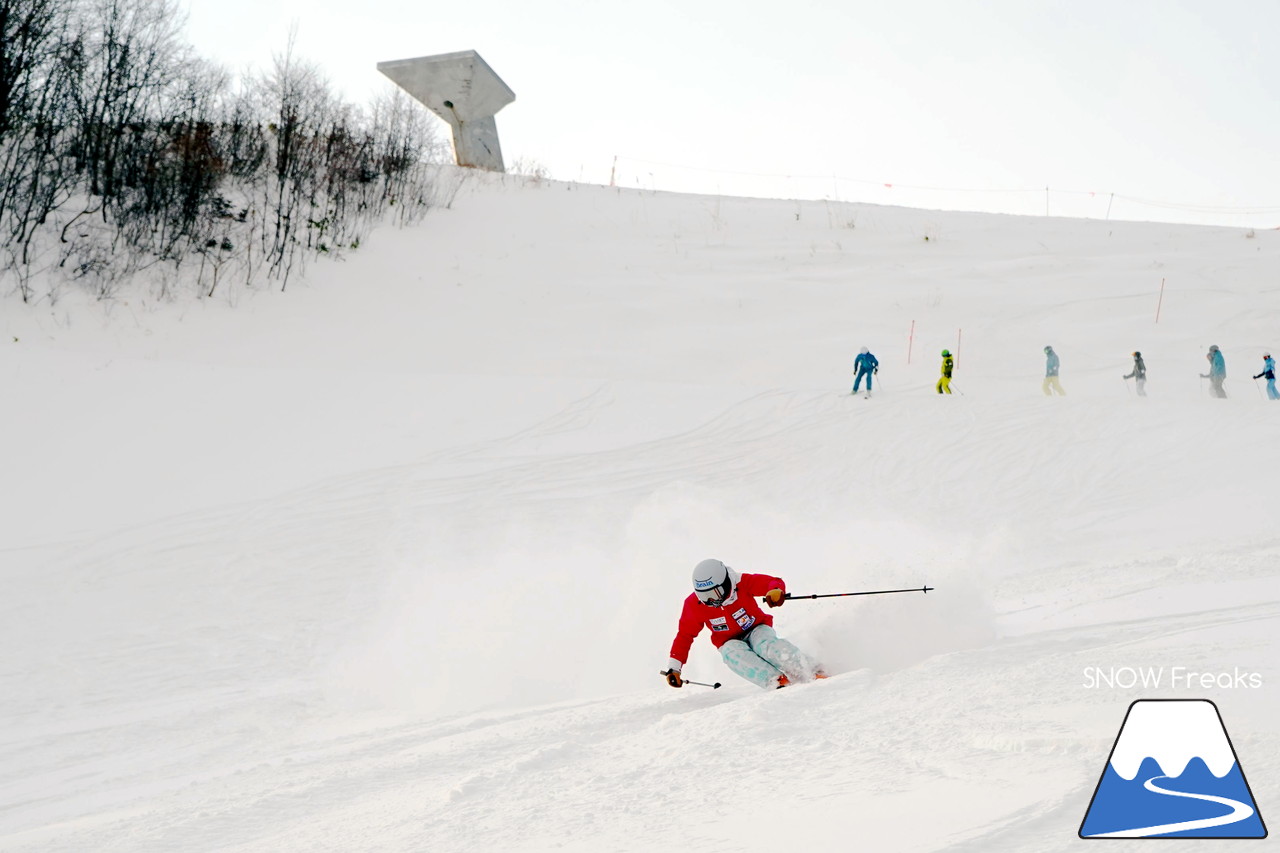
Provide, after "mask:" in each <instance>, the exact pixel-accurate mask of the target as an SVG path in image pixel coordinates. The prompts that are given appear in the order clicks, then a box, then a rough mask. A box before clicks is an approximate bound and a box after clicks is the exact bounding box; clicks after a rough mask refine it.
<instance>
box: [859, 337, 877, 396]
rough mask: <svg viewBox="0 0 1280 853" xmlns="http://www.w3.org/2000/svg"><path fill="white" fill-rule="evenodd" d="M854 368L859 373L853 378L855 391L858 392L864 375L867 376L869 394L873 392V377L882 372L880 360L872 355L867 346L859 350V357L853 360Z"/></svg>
mask: <svg viewBox="0 0 1280 853" xmlns="http://www.w3.org/2000/svg"><path fill="white" fill-rule="evenodd" d="M853 370H854V372H855V373H856V374H857V376H855V377H854V380H853V393H855V394H857V393H858V386H860V385H861V384H862V377H864V376H865V377H867V394H868V395H870V394H871V377H872V375H874V374H876V373H879V372H880V362H879V361H877V360H876V357H875V356H874V355H872V354H871V353H870V352H869V351H868V350H867V348H866V347H863V348H862V349H860V350H859V351H858V357H857V358H855V359H854V360H853Z"/></svg>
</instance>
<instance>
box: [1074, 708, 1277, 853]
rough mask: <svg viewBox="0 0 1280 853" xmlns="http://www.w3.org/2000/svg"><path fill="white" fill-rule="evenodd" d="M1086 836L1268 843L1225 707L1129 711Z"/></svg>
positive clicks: (1096, 796) (1083, 826)
mask: <svg viewBox="0 0 1280 853" xmlns="http://www.w3.org/2000/svg"><path fill="white" fill-rule="evenodd" d="M1080 837H1081V838H1266V837H1267V827H1266V825H1265V824H1263V822H1262V815H1261V814H1259V813H1258V804H1257V803H1256V802H1255V801H1254V799H1253V792H1252V791H1250V790H1249V783H1248V781H1246V780H1245V778H1244V772H1243V771H1242V770H1241V769H1240V762H1239V760H1238V759H1237V758H1236V750H1235V747H1234V746H1232V745H1231V739H1230V738H1229V737H1228V736H1227V727H1226V726H1225V725H1223V723H1222V715H1221V714H1219V713H1218V706H1217V705H1215V704H1213V703H1212V702H1210V701H1209V700H1207V699H1139V700H1138V701H1136V702H1134V703H1133V704H1132V705H1130V706H1129V711H1128V713H1126V714H1125V717H1124V722H1123V723H1122V724H1121V726H1120V734H1119V735H1117V736H1116V742H1115V745H1114V746H1112V747H1111V756H1110V757H1109V758H1108V759H1107V766H1106V767H1105V768H1104V769H1103V771H1102V778H1100V779H1099V780H1098V787H1097V788H1096V789H1095V790H1094V792H1093V800H1092V801H1090V803H1089V811H1088V812H1086V813H1085V816H1084V822H1083V823H1081V824H1080Z"/></svg>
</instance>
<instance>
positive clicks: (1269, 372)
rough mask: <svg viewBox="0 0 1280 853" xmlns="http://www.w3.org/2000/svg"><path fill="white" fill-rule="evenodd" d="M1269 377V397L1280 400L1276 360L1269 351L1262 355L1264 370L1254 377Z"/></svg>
mask: <svg viewBox="0 0 1280 853" xmlns="http://www.w3.org/2000/svg"><path fill="white" fill-rule="evenodd" d="M1264 376H1265V377H1267V399H1268V400H1280V391H1277V390H1276V360H1275V359H1274V358H1272V357H1271V353H1267V354H1266V355H1264V356H1263V357H1262V372H1261V373H1259V374H1258V375H1257V376H1255V377H1253V378H1254V379H1261V378H1262V377H1264Z"/></svg>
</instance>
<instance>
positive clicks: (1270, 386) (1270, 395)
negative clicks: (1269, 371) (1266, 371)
mask: <svg viewBox="0 0 1280 853" xmlns="http://www.w3.org/2000/svg"><path fill="white" fill-rule="evenodd" d="M1267 399H1268V400H1280V391H1277V390H1276V379H1275V377H1274V376H1273V377H1271V378H1270V379H1268V380H1267Z"/></svg>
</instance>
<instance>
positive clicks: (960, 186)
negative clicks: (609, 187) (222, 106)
mask: <svg viewBox="0 0 1280 853" xmlns="http://www.w3.org/2000/svg"><path fill="white" fill-rule="evenodd" d="M188 3H189V7H188V8H189V10H190V20H189V25H188V33H189V37H190V40H191V41H192V43H193V44H195V46H196V47H197V48H198V49H199V50H200V52H201V53H202V54H204V55H205V56H207V57H208V58H211V59H215V60H218V61H221V62H222V63H224V64H226V65H228V66H230V67H232V68H233V69H242V68H245V67H249V66H255V67H263V66H265V65H266V64H267V63H268V62H269V61H270V57H271V54H272V53H273V52H279V51H280V50H281V49H282V48H283V47H284V45H285V43H286V41H287V38H288V33H289V28H290V25H291V24H292V23H293V22H296V23H297V25H298V44H297V46H298V51H299V53H301V54H303V55H304V56H305V57H307V58H309V59H311V60H313V61H315V62H317V63H318V64H319V65H320V66H321V67H322V68H323V69H324V70H325V72H326V73H327V74H328V76H329V78H330V79H331V80H332V81H333V82H334V83H335V84H336V85H337V86H338V87H339V88H341V89H342V90H343V91H345V92H346V93H347V94H348V96H350V97H351V98H353V99H356V100H361V101H363V100H364V99H365V98H366V97H367V96H368V95H370V94H372V93H373V92H375V91H377V90H378V88H380V87H382V86H384V85H388V86H389V85H391V84H390V83H389V82H387V81H384V79H383V78H382V76H381V75H380V74H379V73H378V72H377V70H376V68H375V65H376V63H377V62H379V61H382V60H387V59H401V58H405V57H411V56H424V55H428V54H433V53H446V52H450V51H456V50H467V49H474V50H477V51H479V53H480V54H481V55H482V56H483V57H484V58H485V60H486V61H487V62H488V63H489V64H490V65H491V66H492V67H493V68H494V70H495V71H497V73H498V74H499V75H500V76H502V77H503V79H504V80H505V81H506V82H507V84H508V85H510V86H511V88H512V89H513V90H514V91H515V93H516V101H515V102H514V103H512V104H511V105H510V106H508V107H506V108H505V109H504V110H503V111H502V112H501V113H499V114H498V129H499V133H500V136H501V140H502V146H503V152H504V154H505V156H506V160H507V162H508V164H510V163H512V162H513V161H515V160H516V159H517V158H522V157H523V158H529V159H532V160H535V161H537V162H539V163H540V164H542V165H544V166H545V167H547V168H548V169H549V170H550V172H551V174H552V175H553V176H554V177H556V178H562V179H569V180H578V179H581V180H588V181H595V182H602V183H607V182H608V180H609V176H610V169H611V167H612V165H613V158H614V157H615V155H616V156H618V157H619V158H620V160H619V163H618V177H619V181H618V182H619V183H621V184H624V185H627V186H636V185H641V186H645V187H654V188H657V189H670V190H682V191H695V192H722V193H727V194H746V195H776V196H794V197H809V198H821V197H838V198H841V199H844V200H852V201H870V202H878V203H887V204H906V205H910V206H917V207H938V208H955V209H970V210H999V211H1008V212H1018V213H1030V214H1040V215H1043V214H1044V213H1045V212H1046V202H1047V204H1048V211H1049V212H1050V213H1051V214H1054V215H1077V216H1093V217H1097V218H1102V217H1103V216H1105V215H1106V214H1107V207H1108V205H1109V204H1110V205H1111V206H1112V210H1111V213H1110V215H1111V217H1112V218H1123V219H1154V220H1171V221H1184V222H1214V223H1221V224H1232V225H1241V226H1256V227H1275V226H1278V225H1280V154H1278V151H1280V147H1278V146H1280V51H1278V50H1277V49H1276V37H1277V33H1280V2H1276V0H1256V1H1255V0H1216V2H1212V1H1211V0H1162V1H1161V2H1156V0H1106V2H1101V0H1064V2H1057V1H1056V0H990V2H976V0H975V1H974V2H965V0H951V2H945V0H917V2H911V3H897V2H891V0H875V2H868V0H792V2H790V3H787V4H782V3H778V2H776V0H772V2H767V3H766V2H759V0H734V2H728V0H695V2H688V0H685V2H675V0H647V2H645V3H615V2H595V3H590V2H568V0H537V2H534V0H488V2H481V0H461V2H459V0H454V2H416V3H404V2H392V0H360V2H351V0H218V1H217V2H216V3H215V2H211V0H188ZM442 129H443V126H442ZM739 173H749V174H739ZM885 183H892V184H894V187H893V188H892V189H889V188H886V187H884V184H885ZM1046 186H1047V187H1049V188H1050V192H1049V193H1048V194H1047V198H1046V193H1045V191H1044V188H1045V187H1046ZM914 187H929V188H940V189H928V190H925V189H913V188H914ZM961 190H963V191H961ZM1090 192H1093V193H1095V195H1093V196H1090V195H1089V194H1088V193H1090ZM1112 193H1114V194H1115V197H1114V198H1112V196H1111V194H1112ZM1134 199H1143V200H1151V201H1159V202H1167V203H1170V204H1172V205H1173V206H1174V207H1173V208H1165V207H1158V206H1149V205H1144V204H1139V203H1138V202H1137V201H1134ZM1245 211H1250V212H1245Z"/></svg>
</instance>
